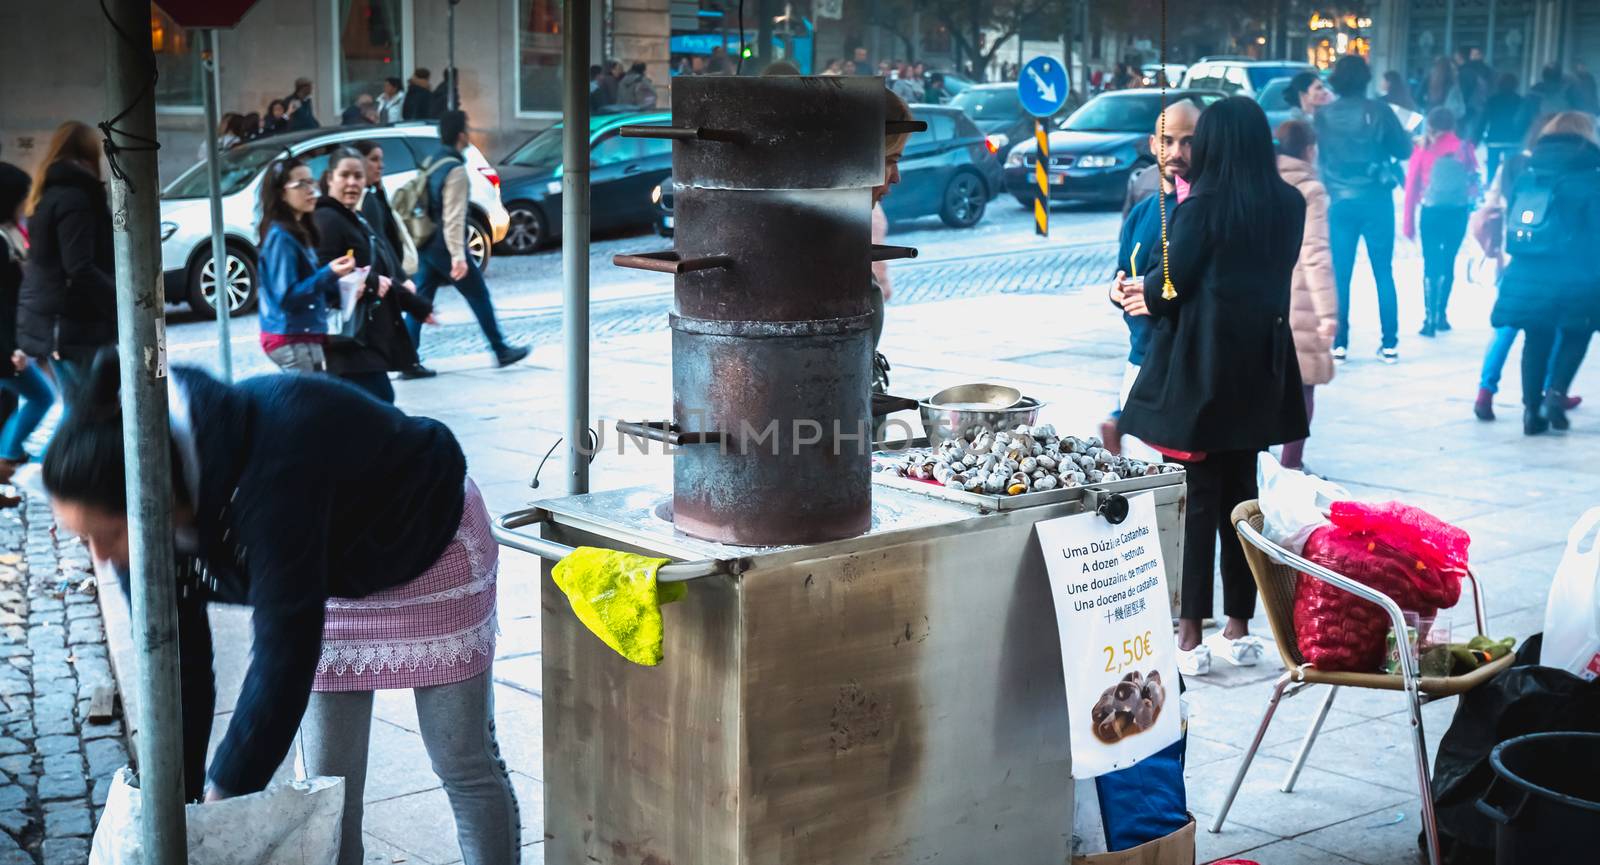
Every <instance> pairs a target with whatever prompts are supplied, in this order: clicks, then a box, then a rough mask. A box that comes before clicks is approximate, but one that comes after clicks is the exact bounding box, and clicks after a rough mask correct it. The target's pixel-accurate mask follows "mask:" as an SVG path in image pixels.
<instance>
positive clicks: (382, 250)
mask: <svg viewBox="0 0 1600 865" xmlns="http://www.w3.org/2000/svg"><path fill="white" fill-rule="evenodd" d="M311 218H312V219H313V220H315V221H316V223H317V236H318V238H319V239H318V242H317V251H316V253H317V261H318V262H320V263H322V264H327V263H328V262H330V261H332V260H334V259H335V258H338V257H339V256H341V255H344V254H345V251H346V250H355V258H356V266H357V267H368V266H370V267H371V268H372V270H371V271H370V272H369V273H368V274H367V293H366V294H365V295H364V296H363V297H362V298H361V300H360V301H358V303H357V307H356V314H357V315H364V316H366V317H367V323H366V326H365V327H364V328H363V330H362V333H361V336H360V338H359V339H357V340H348V339H343V338H337V337H336V338H332V339H330V340H329V342H328V348H327V354H328V370H329V371H330V372H333V373H335V374H338V373H351V372H392V371H398V370H402V369H407V368H409V367H411V366H414V365H415V364H416V363H417V349H416V346H414V345H412V344H411V335H410V334H409V333H408V332H407V331H406V327H405V320H404V317H403V315H402V314H403V313H407V312H409V313H411V314H412V315H414V316H416V317H417V318H419V319H422V318H427V317H428V316H429V315H431V314H432V313H433V304H431V303H429V302H428V301H426V300H424V299H422V298H421V297H419V296H417V294H416V293H414V292H411V291H407V290H406V289H405V288H403V287H401V285H400V283H402V282H404V281H405V280H406V274H405V273H404V272H402V271H401V269H400V257H399V256H398V255H397V254H396V253H395V251H394V249H393V248H392V247H391V246H390V245H389V241H388V240H387V239H385V238H384V237H383V236H382V235H381V234H380V233H379V231H378V229H376V228H374V227H373V226H372V225H371V224H370V223H369V222H368V221H367V219H366V218H365V217H364V216H361V215H360V214H358V213H357V212H356V211H353V210H351V209H350V208H348V207H345V206H344V205H343V204H340V203H339V202H337V201H335V200H333V199H332V198H328V197H326V196H324V197H323V198H322V199H321V200H319V201H318V202H317V212H316V213H314V214H313V215H312V217H311ZM380 276H387V277H389V278H390V279H391V280H393V283H394V284H393V285H392V286H391V287H390V289H389V293H388V295H387V296H385V297H381V298H380V297H378V277H380Z"/></svg>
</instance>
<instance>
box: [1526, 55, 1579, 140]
mask: <svg viewBox="0 0 1600 865" xmlns="http://www.w3.org/2000/svg"><path fill="white" fill-rule="evenodd" d="M1571 95H1572V94H1571V88H1570V86H1569V85H1568V83H1567V79H1566V76H1565V75H1563V74H1562V73H1561V64H1559V63H1547V64H1545V66H1544V68H1543V69H1541V70H1539V83H1537V84H1535V85H1533V86H1532V87H1529V88H1528V96H1527V98H1525V99H1523V100H1522V111H1521V113H1520V114H1519V115H1518V119H1517V125H1518V126H1520V127H1522V128H1524V129H1526V128H1527V127H1528V126H1530V125H1532V124H1533V122H1534V121H1535V120H1536V119H1538V118H1540V117H1554V116H1556V115H1557V114H1560V113H1561V112H1563V111H1575V110H1577V108H1576V106H1575V105H1574V104H1573V102H1572V99H1571Z"/></svg>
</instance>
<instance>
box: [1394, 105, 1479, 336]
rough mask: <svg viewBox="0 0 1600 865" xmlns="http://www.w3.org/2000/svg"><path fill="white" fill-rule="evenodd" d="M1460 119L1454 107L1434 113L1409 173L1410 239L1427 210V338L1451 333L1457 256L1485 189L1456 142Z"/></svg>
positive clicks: (1471, 156) (1465, 148)
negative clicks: (1449, 311) (1447, 315)
mask: <svg viewBox="0 0 1600 865" xmlns="http://www.w3.org/2000/svg"><path fill="white" fill-rule="evenodd" d="M1455 130H1456V115H1455V113H1454V112H1452V111H1451V110H1450V109H1448V108H1435V109H1433V110H1432V111H1429V112H1428V135H1427V138H1426V139H1425V140H1424V141H1423V142H1422V143H1420V144H1418V145H1417V149H1416V152H1415V153H1413V154H1412V155H1411V162H1410V166H1409V167H1408V168H1407V169H1406V209H1405V227H1404V229H1403V230H1404V233H1405V236H1406V239H1408V240H1415V239H1416V237H1417V227H1418V220H1417V205H1419V204H1420V205H1421V206H1422V219H1421V228H1422V299H1423V308H1424V309H1425V314H1424V316H1423V320H1422V330H1421V331H1420V332H1421V334H1422V335H1423V336H1433V335H1434V333H1435V332H1436V331H1446V330H1449V329H1450V321H1449V320H1448V319H1447V318H1445V307H1446V306H1448V305H1449V303H1450V289H1451V288H1452V287H1453V286H1454V283H1455V274H1456V253H1458V252H1460V251H1461V241H1462V240H1463V239H1465V238H1466V236H1467V221H1468V220H1469V219H1471V218H1472V207H1473V205H1474V204H1476V203H1477V201H1478V192H1479V190H1480V189H1481V187H1482V184H1481V182H1480V181H1479V178H1478V156H1477V154H1476V153H1475V152H1474V150H1473V148H1472V147H1471V146H1470V145H1467V144H1464V143H1463V142H1462V141H1461V139H1460V138H1457V137H1456V132H1455Z"/></svg>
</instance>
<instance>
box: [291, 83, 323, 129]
mask: <svg viewBox="0 0 1600 865" xmlns="http://www.w3.org/2000/svg"><path fill="white" fill-rule="evenodd" d="M283 101H284V103H285V104H286V105H288V106H289V129H290V130H291V131H296V132H298V131H301V130H305V129H317V128H319V127H320V126H322V124H320V123H318V122H317V115H316V114H315V113H314V112H313V111H312V110H311V79H310V78H296V79H295V81H294V92H293V93H290V94H289V95H288V96H286V97H284V100H283Z"/></svg>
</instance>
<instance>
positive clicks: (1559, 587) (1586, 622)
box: [1539, 507, 1600, 681]
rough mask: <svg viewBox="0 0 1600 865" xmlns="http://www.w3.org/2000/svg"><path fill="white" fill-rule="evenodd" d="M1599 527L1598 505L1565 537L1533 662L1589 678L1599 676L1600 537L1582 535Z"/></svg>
mask: <svg viewBox="0 0 1600 865" xmlns="http://www.w3.org/2000/svg"><path fill="white" fill-rule="evenodd" d="M1597 527H1600V507H1597V508H1590V509H1589V511H1588V513H1585V514H1584V515H1583V516H1581V517H1579V518H1578V522H1577V523H1576V524H1574V525H1573V527H1572V531H1571V532H1570V533H1569V534H1568V535H1567V552H1566V555H1564V556H1562V557H1561V565H1560V567H1558V568H1557V569H1556V578H1555V582H1553V583H1551V584H1550V600H1549V602H1548V603H1547V604H1546V606H1545V609H1544V647H1543V648H1542V649H1541V650H1540V652H1539V662H1540V664H1541V665H1543V666H1546V667H1555V668H1557V669H1560V670H1566V671H1567V672H1569V673H1571V674H1573V675H1575V676H1578V677H1580V678H1582V679H1584V680H1586V681H1587V680H1592V679H1594V678H1595V677H1596V676H1600V537H1595V538H1590V539H1589V548H1588V549H1587V550H1579V549H1578V547H1579V545H1581V544H1582V543H1583V541H1584V539H1585V538H1589V536H1590V535H1591V534H1593V533H1594V531H1595V529H1596V528H1597Z"/></svg>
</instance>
